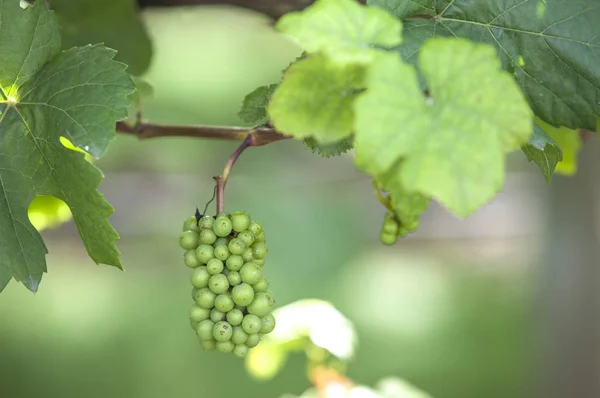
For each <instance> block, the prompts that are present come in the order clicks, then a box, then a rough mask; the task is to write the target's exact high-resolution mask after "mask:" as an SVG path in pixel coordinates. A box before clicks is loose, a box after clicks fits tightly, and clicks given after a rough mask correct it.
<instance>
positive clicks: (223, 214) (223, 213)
mask: <svg viewBox="0 0 600 398" xmlns="http://www.w3.org/2000/svg"><path fill="white" fill-rule="evenodd" d="M221 217H224V218H229V219H231V214H230V213H227V212H226V211H222V212H220V213H219V214H217V218H221Z"/></svg>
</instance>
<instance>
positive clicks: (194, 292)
mask: <svg viewBox="0 0 600 398" xmlns="http://www.w3.org/2000/svg"><path fill="white" fill-rule="evenodd" d="M206 283H208V281H206ZM198 290H200V288H197V287H193V288H192V300H194V301H196V293H198Z"/></svg>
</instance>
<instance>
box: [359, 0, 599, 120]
mask: <svg viewBox="0 0 600 398" xmlns="http://www.w3.org/2000/svg"><path fill="white" fill-rule="evenodd" d="M406 3H409V2H407V1H405V0H370V1H369V4H372V5H377V6H380V7H383V8H384V9H386V10H388V11H389V12H391V13H393V14H394V15H396V16H397V17H399V18H401V19H404V18H406V17H408V16H410V15H412V13H413V12H418V13H422V11H419V10H418V7H417V5H420V6H422V7H424V8H431V10H432V11H433V12H434V14H435V18H434V19H431V20H427V21H412V20H409V21H406V22H405V31H404V33H403V43H404V44H403V46H401V47H400V52H401V53H402V54H403V56H405V57H406V56H407V55H410V54H411V53H412V52H414V50H416V49H418V47H419V43H422V42H423V40H424V39H426V38H428V37H433V36H457V37H464V38H468V39H471V40H474V41H477V42H484V43H490V44H493V45H494V46H495V47H496V49H497V51H498V54H499V56H500V57H501V60H502V64H503V66H504V68H505V69H507V70H509V71H511V73H513V74H514V77H515V79H516V80H517V82H518V83H519V85H520V86H521V87H522V89H523V90H524V92H525V95H526V97H527V100H528V101H529V104H530V105H531V107H532V108H533V111H534V113H535V114H536V115H537V116H539V117H540V118H542V119H544V120H546V121H547V122H549V123H551V124H552V125H556V126H566V127H569V128H587V129H590V130H593V129H594V128H595V127H596V118H597V116H599V115H600V101H598V98H599V97H600V68H599V67H598V59H599V58H600V23H598V21H600V2H597V1H591V0H581V1H560V0H547V1H540V0H522V1H518V2H516V1H513V0H480V1H472V0H438V1H436V2H434V4H432V2H431V0H411V1H410V3H413V4H414V6H412V7H406V6H405V4H406ZM409 58H410V57H409Z"/></svg>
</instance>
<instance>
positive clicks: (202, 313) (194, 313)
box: [190, 304, 210, 322]
mask: <svg viewBox="0 0 600 398" xmlns="http://www.w3.org/2000/svg"><path fill="white" fill-rule="evenodd" d="M209 317H210V310H208V309H206V308H202V307H198V306H197V305H195V304H194V305H192V308H190V319H191V320H192V321H194V322H200V321H203V320H205V319H208V318H209Z"/></svg>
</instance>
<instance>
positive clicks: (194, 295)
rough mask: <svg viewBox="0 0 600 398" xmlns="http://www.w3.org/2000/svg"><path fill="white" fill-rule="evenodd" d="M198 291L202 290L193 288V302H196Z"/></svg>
mask: <svg viewBox="0 0 600 398" xmlns="http://www.w3.org/2000/svg"><path fill="white" fill-rule="evenodd" d="M198 290H200V289H199V288H197V287H193V288H192V300H194V301H196V293H198Z"/></svg>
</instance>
